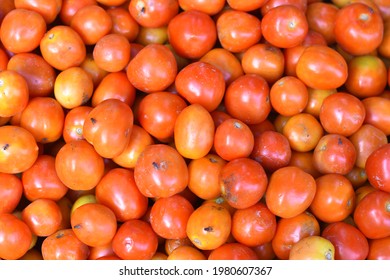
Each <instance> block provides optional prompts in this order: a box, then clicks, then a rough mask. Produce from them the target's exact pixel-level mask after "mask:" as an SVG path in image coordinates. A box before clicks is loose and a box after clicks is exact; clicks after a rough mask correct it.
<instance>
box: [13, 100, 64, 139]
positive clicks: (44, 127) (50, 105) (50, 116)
mask: <svg viewBox="0 0 390 280" xmlns="http://www.w3.org/2000/svg"><path fill="white" fill-rule="evenodd" d="M64 119H65V113H64V110H63V108H62V107H61V105H60V103H59V102H58V101H57V99H55V98H52V97H35V98H32V99H30V101H29V103H28V104H27V106H26V108H25V109H24V110H23V112H22V114H21V116H20V126H21V127H23V128H25V129H27V130H28V131H30V132H31V133H32V135H33V136H34V138H35V140H36V141H37V142H40V143H52V142H55V141H57V140H58V139H60V137H61V136H62V130H63V126H64Z"/></svg>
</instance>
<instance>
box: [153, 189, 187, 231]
mask: <svg viewBox="0 0 390 280" xmlns="http://www.w3.org/2000/svg"><path fill="white" fill-rule="evenodd" d="M193 212H194V208H193V206H192V205H191V203H190V202H189V201H188V200H187V199H186V198H184V197H183V196H181V195H179V194H175V195H173V196H170V197H162V198H159V199H157V200H156V201H155V202H154V204H153V206H152V209H151V212H150V224H151V226H152V228H153V230H154V232H155V233H157V234H158V235H159V236H161V237H163V238H165V239H181V238H185V237H187V233H186V226H187V222H188V219H189V217H190V216H191V214H192V213H193Z"/></svg>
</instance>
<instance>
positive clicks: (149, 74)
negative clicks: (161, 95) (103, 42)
mask: <svg viewBox="0 0 390 280" xmlns="http://www.w3.org/2000/svg"><path fill="white" fill-rule="evenodd" d="M151 57H153V59H150V58H151ZM126 71H127V72H126V73H127V77H128V79H129V81H130V82H131V84H132V85H133V86H134V87H135V88H137V89H139V90H141V91H143V92H147V93H150V92H156V91H163V90H165V89H166V88H167V87H168V86H170V85H171V84H172V83H173V82H174V81H175V77H176V74H177V63H176V59H175V56H174V55H173V53H172V51H171V50H170V49H169V48H168V47H166V46H163V45H160V44H150V45H147V46H145V47H144V48H142V49H141V50H140V51H139V52H138V54H137V55H136V56H135V57H133V59H131V60H130V63H129V65H128V66H127V70H126Z"/></svg>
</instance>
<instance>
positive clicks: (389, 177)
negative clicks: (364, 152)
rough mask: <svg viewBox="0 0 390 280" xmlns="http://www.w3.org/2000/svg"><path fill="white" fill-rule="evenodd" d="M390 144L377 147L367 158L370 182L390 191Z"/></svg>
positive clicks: (378, 187) (374, 185)
mask: <svg viewBox="0 0 390 280" xmlns="http://www.w3.org/2000/svg"><path fill="white" fill-rule="evenodd" d="M389 156H390V144H389V143H386V144H384V145H383V146H381V147H379V148H377V149H375V150H374V151H373V152H372V153H371V154H370V155H369V156H368V158H367V161H366V172H367V178H368V181H369V182H370V184H371V185H372V186H373V187H374V188H376V189H379V190H382V191H385V192H388V193H390V157H389Z"/></svg>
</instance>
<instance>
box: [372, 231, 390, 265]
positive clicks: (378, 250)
mask: <svg viewBox="0 0 390 280" xmlns="http://www.w3.org/2000/svg"><path fill="white" fill-rule="evenodd" d="M369 245H370V249H369V252H368V256H367V260H390V251H389V248H390V246H389V245H390V236H389V237H384V238H379V239H371V240H370V241H369Z"/></svg>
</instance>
